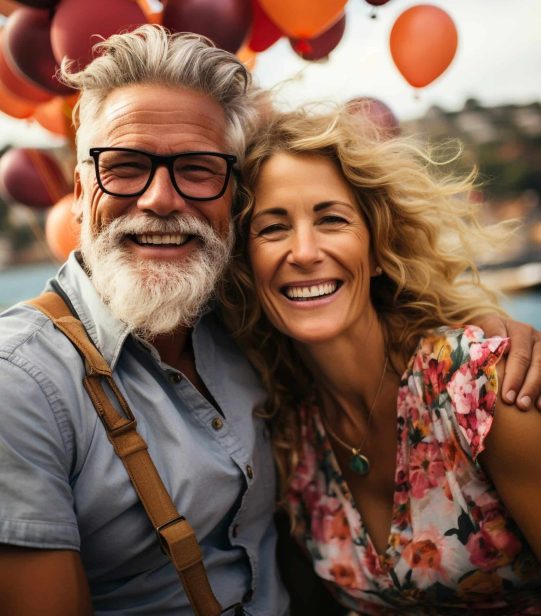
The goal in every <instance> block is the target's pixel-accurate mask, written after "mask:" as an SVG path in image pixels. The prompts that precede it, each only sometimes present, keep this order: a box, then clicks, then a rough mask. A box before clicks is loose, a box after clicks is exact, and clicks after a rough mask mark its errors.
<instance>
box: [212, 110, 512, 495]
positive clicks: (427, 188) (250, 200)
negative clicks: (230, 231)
mask: <svg viewBox="0 0 541 616" xmlns="http://www.w3.org/2000/svg"><path fill="white" fill-rule="evenodd" d="M278 152H287V153H290V154H292V153H293V154H294V153H304V154H305V153H311V154H316V155H319V156H323V157H325V158H327V159H328V160H330V161H332V162H333V163H334V164H335V165H336V166H337V167H338V169H339V170H340V171H341V173H342V175H343V177H344V178H345V179H346V181H347V182H348V184H349V185H350V187H351V189H352V191H353V193H354V195H355V197H356V202H357V206H358V208H359V212H360V213H361V215H362V216H363V218H364V220H365V222H366V224H367V226H368V229H369V232H370V237H371V241H372V251H373V255H374V258H375V262H376V263H377V264H379V266H380V267H381V268H382V269H383V275H381V276H377V277H374V278H372V279H371V289H370V293H371V300H372V303H373V305H374V307H375V309H376V311H377V313H378V315H379V319H380V321H381V323H382V325H383V328H384V332H385V336H386V340H387V344H388V347H389V348H388V350H389V351H394V352H399V353H400V354H401V355H402V356H403V357H404V359H407V358H408V357H409V356H410V355H411V353H412V352H413V350H414V348H415V346H416V344H417V342H418V340H419V338H420V336H422V335H423V334H424V333H426V332H427V330H429V329H431V328H433V327H437V326H441V325H450V326H453V325H456V324H459V323H466V322H471V321H472V320H473V319H476V318H477V317H480V316H482V315H483V314H487V313H495V312H496V313H497V312H503V311H502V310H501V309H500V308H498V307H497V303H496V296H495V294H494V293H492V292H491V291H490V290H489V289H487V288H485V287H484V286H483V285H482V284H481V282H480V279H479V274H478V270H477V267H476V264H475V256H476V253H477V252H478V251H479V250H483V247H485V248H486V247H487V246H489V245H491V244H492V243H493V242H495V241H501V238H502V237H503V233H504V231H505V230H504V229H502V226H501V225H500V226H499V227H497V228H495V227H492V228H490V229H485V228H483V227H482V226H481V225H480V224H479V222H478V220H477V210H478V207H479V206H478V205H476V204H474V203H473V202H472V201H471V199H470V198H469V196H470V193H471V191H472V189H473V187H474V182H475V179H476V172H475V170H473V171H471V172H469V173H467V174H465V175H463V176H459V175H456V174H449V173H448V172H445V168H444V167H445V165H444V163H443V162H437V159H436V156H435V153H434V152H429V151H428V150H423V149H421V148H420V147H419V146H418V145H416V144H415V143H414V142H413V141H412V140H411V139H406V138H393V139H382V138H381V134H380V133H378V131H377V129H376V128H375V127H374V126H373V125H371V124H370V123H369V121H368V120H367V119H366V118H363V117H362V115H359V114H354V113H352V112H351V110H350V109H349V110H348V109H347V108H341V109H338V110H336V111H333V112H330V113H329V112H327V113H324V114H321V113H314V111H313V110H311V109H304V110H300V111H297V112H293V113H283V114H280V113H277V114H274V115H272V116H270V117H269V114H267V117H266V118H265V119H264V120H263V121H262V125H260V126H259V127H258V129H257V131H256V132H254V134H253V135H252V136H251V138H250V139H249V144H248V150H247V154H246V158H245V161H244V164H243V167H242V170H241V171H242V173H241V178H240V190H239V194H238V195H237V201H236V204H235V206H234V222H235V227H236V245H235V248H234V252H233V258H232V260H231V263H230V266H229V268H228V271H227V275H226V277H225V279H224V282H223V284H222V286H221V288H220V289H219V298H220V301H221V304H222V306H223V311H224V316H225V319H226V323H227V324H228V326H229V327H230V328H231V330H232V332H233V334H234V336H235V337H236V338H237V340H238V342H239V344H240V345H241V347H242V348H243V350H244V351H245V353H246V355H247V356H248V358H249V359H250V361H251V363H252V364H253V365H254V367H255V368H256V370H257V371H258V372H259V374H260V376H261V379H262V382H263V384H264V386H265V387H266V389H267V392H268V401H267V403H266V407H265V409H264V412H265V414H266V415H267V416H268V417H270V418H272V421H271V422H270V425H271V433H272V438H273V442H274V446H275V455H276V459H277V462H278V468H279V472H280V477H281V480H282V481H281V484H282V490H283V489H285V487H286V486H287V480H288V477H289V476H290V473H291V471H292V469H293V468H294V466H295V464H296V461H297V459H298V451H299V426H298V414H297V412H296V409H297V408H298V405H299V403H300V401H302V400H303V399H306V397H309V396H310V395H311V394H312V393H313V383H312V379H311V375H310V374H309V373H308V371H307V369H306V368H305V366H304V365H303V363H302V361H301V359H300V357H299V355H298V353H297V352H296V350H295V348H294V346H293V344H292V342H291V340H289V339H288V338H287V336H284V335H283V334H281V333H280V332H279V331H277V330H276V329H275V328H274V326H273V325H272V324H271V323H270V321H269V320H268V319H267V317H266V316H265V314H264V313H263V311H262V309H261V306H260V304H259V301H258V297H257V293H256V290H255V285H256V281H255V280H254V276H253V273H252V270H251V266H250V262H249V258H248V251H247V244H248V238H249V225H250V220H251V215H252V212H253V208H254V204H255V200H256V196H255V193H254V189H255V186H256V182H257V178H258V175H259V172H260V170H261V167H262V165H263V164H264V163H265V161H267V160H268V159H269V158H270V157H271V156H272V155H273V154H275V153H278ZM459 154H460V152H457V151H456V148H455V152H454V154H453V155H449V150H448V149H447V154H446V161H445V162H448V163H449V162H456V161H457V160H458V159H459Z"/></svg>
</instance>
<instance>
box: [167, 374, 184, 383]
mask: <svg viewBox="0 0 541 616" xmlns="http://www.w3.org/2000/svg"><path fill="white" fill-rule="evenodd" d="M180 381H182V376H181V375H180V374H179V373H178V372H171V373H170V374H169V382H170V383H173V385H178V383H180Z"/></svg>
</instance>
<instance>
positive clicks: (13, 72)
mask: <svg viewBox="0 0 541 616" xmlns="http://www.w3.org/2000/svg"><path fill="white" fill-rule="evenodd" d="M4 47H5V45H4V32H2V36H1V38H0V81H1V82H2V83H3V84H4V86H5V87H6V88H7V89H8V90H9V91H10V92H11V93H12V94H14V95H15V96H17V97H18V98H22V99H25V100H27V101H31V102H33V103H44V102H46V101H50V100H51V98H53V95H52V94H51V93H50V92H47V91H46V90H44V89H43V88H42V87H40V86H37V85H35V84H33V83H32V82H30V81H29V80H28V79H27V78H26V77H25V76H24V75H23V74H22V73H20V71H19V70H18V69H16V68H15V67H13V66H12V65H11V64H10V62H9V61H8V59H7V58H6V56H5V53H4Z"/></svg>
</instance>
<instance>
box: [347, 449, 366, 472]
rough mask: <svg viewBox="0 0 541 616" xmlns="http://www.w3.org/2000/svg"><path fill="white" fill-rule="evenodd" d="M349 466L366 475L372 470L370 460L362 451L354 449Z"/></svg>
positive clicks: (354, 470)
mask: <svg viewBox="0 0 541 616" xmlns="http://www.w3.org/2000/svg"><path fill="white" fill-rule="evenodd" d="M349 468H350V469H351V470H352V471H353V472H354V473H357V475H366V474H367V473H368V472H369V471H370V461H369V460H368V458H367V457H366V456H364V455H363V454H362V453H361V452H360V451H358V450H353V455H352V456H351V458H350V459H349Z"/></svg>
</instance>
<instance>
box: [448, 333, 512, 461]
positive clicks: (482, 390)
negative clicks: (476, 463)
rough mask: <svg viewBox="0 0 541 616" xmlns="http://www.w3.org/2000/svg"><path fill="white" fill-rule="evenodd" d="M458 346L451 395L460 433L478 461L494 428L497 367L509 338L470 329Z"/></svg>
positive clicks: (457, 340) (458, 341) (462, 334)
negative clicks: (486, 336)
mask: <svg viewBox="0 0 541 616" xmlns="http://www.w3.org/2000/svg"><path fill="white" fill-rule="evenodd" d="M454 346H455V348H454V351H453V355H454V361H453V364H454V365H453V369H452V371H451V376H450V379H449V381H448V382H447V393H448V394H449V398H450V402H451V405H452V409H453V411H454V418H455V420H456V422H457V426H458V430H459V432H460V434H461V436H462V437H463V438H464V440H465V442H466V444H467V445H468V446H469V450H470V454H471V456H472V458H473V460H476V459H477V456H478V455H479V454H480V453H481V452H482V451H483V450H484V448H485V439H486V437H487V435H488V434H489V432H490V428H491V427H492V420H493V417H494V409H495V408H496V399H497V395H498V377H497V373H496V364H497V363H498V361H499V360H500V359H501V357H502V356H503V354H504V353H505V351H506V350H507V348H508V346H509V339H507V338H499V337H494V338H484V334H483V331H482V330H481V329H479V328H478V327H474V326H466V327H465V328H464V331H463V332H461V333H460V334H459V335H458V336H457V337H456V340H455V345H454Z"/></svg>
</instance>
